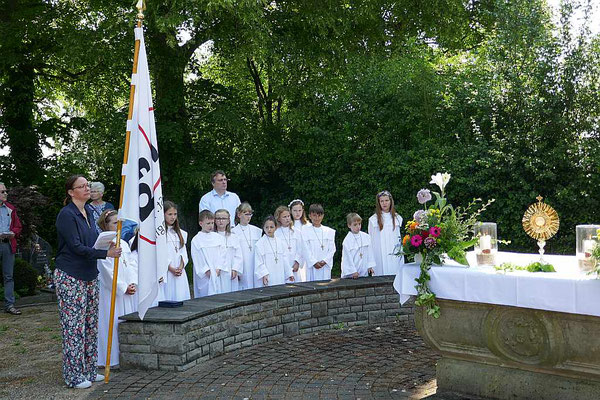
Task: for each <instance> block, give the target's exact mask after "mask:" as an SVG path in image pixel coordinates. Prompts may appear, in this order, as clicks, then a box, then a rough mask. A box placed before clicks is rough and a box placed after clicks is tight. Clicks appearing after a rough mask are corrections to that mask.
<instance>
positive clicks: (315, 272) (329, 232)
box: [302, 204, 336, 281]
mask: <svg viewBox="0 0 600 400" xmlns="http://www.w3.org/2000/svg"><path fill="white" fill-rule="evenodd" d="M324 216H325V211H324V209H323V206H322V205H320V204H311V205H310V208H309V217H310V220H311V221H312V225H304V227H303V228H302V241H303V245H304V258H305V259H306V280H307V281H322V280H329V279H331V268H332V267H333V256H334V254H335V250H336V248H335V230H333V229H331V228H329V227H327V226H325V225H322V224H321V222H322V221H323V217H324Z"/></svg>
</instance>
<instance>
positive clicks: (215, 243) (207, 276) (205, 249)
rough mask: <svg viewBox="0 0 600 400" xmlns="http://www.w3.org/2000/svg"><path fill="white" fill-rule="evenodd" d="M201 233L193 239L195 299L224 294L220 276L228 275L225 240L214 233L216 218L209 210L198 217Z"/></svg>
mask: <svg viewBox="0 0 600 400" xmlns="http://www.w3.org/2000/svg"><path fill="white" fill-rule="evenodd" d="M198 219H199V221H200V228H201V231H200V232H198V233H197V234H196V236H194V238H193V239H192V251H191V253H192V262H193V263H194V297H195V298H198V297H202V296H210V295H213V294H219V293H222V288H221V278H220V275H221V273H222V272H223V271H224V272H225V273H228V272H229V270H227V265H226V260H225V239H224V238H223V236H221V235H219V234H218V233H216V232H213V229H214V226H215V216H214V214H213V213H212V212H210V211H208V210H203V211H201V212H200V216H199V217H198Z"/></svg>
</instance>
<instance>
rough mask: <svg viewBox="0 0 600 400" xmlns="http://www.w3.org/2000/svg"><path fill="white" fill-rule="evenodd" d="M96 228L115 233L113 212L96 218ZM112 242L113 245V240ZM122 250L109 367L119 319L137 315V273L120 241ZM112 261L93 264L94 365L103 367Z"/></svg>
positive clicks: (115, 359) (113, 359)
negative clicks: (96, 295) (97, 290)
mask: <svg viewBox="0 0 600 400" xmlns="http://www.w3.org/2000/svg"><path fill="white" fill-rule="evenodd" d="M98 226H99V227H100V229H102V230H103V231H116V230H117V212H116V211H115V210H107V211H105V212H103V213H102V214H101V215H100V217H99V218H98ZM113 242H116V240H114V241H113ZM120 246H121V249H122V252H121V257H119V270H118V273H117V289H116V294H115V313H114V323H113V329H112V344H111V351H110V365H111V366H114V365H118V364H119V336H118V335H117V327H118V325H119V322H120V321H119V317H121V316H123V315H126V314H130V313H132V312H135V311H137V295H136V291H137V283H138V269H137V258H136V257H133V256H132V253H131V249H130V248H129V245H128V244H127V242H126V241H124V240H121V241H120ZM114 265H115V259H114V258H110V257H107V258H105V259H100V260H98V261H97V266H98V272H99V276H98V278H99V279H98V280H99V282H98V285H99V286H100V299H99V303H98V362H97V365H99V366H105V365H106V356H107V352H108V335H109V332H108V330H109V327H110V305H111V294H112V281H113V275H114Z"/></svg>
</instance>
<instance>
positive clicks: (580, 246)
mask: <svg viewBox="0 0 600 400" xmlns="http://www.w3.org/2000/svg"><path fill="white" fill-rule="evenodd" d="M598 229H600V225H577V226H576V227H575V233H576V237H577V248H576V249H575V256H576V257H577V264H578V265H579V270H580V271H582V272H589V271H591V270H592V269H594V267H595V266H596V260H594V259H593V258H592V251H593V250H594V248H595V247H596V246H598Z"/></svg>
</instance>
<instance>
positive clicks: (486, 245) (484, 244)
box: [479, 235, 492, 253]
mask: <svg viewBox="0 0 600 400" xmlns="http://www.w3.org/2000/svg"><path fill="white" fill-rule="evenodd" d="M479 249H480V250H481V251H482V252H485V253H489V252H490V250H491V249H492V237H491V236H490V235H481V236H480V237H479ZM486 250H487V251H486Z"/></svg>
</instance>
